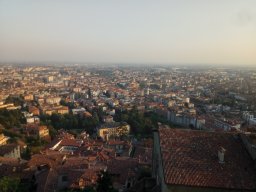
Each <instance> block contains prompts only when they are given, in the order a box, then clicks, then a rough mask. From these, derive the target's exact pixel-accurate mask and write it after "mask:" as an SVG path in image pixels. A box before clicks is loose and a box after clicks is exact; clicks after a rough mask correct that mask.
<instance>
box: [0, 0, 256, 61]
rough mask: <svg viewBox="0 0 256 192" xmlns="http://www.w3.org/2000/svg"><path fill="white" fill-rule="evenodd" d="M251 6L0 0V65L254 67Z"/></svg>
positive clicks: (255, 31)
mask: <svg viewBox="0 0 256 192" xmlns="http://www.w3.org/2000/svg"><path fill="white" fill-rule="evenodd" d="M253 7H256V2H255V1H253V0H245V1H242V0H235V1H231V0H226V1H212V2H205V1H202V0H196V1H193V2H191V1H185V0H182V1H158V2H154V1H139V2H138V1H127V2H120V1H114V0H112V1H107V2H92V1H76V2H75V3H74V2H71V1H65V0H64V1H54V2H52V1H37V2H33V1H30V0H27V1H23V2H20V1H5V0H2V1H0V26H1V31H0V62H1V63H4V62H20V63H23V62H24V63H26V62H27V63H31V62H56V63H61V62H67V63H72V62H78V63H79V62H80V63H120V64H121V63H132V64H133V63H143V64H176V65H179V64H181V65H184V64H188V65H189V64H190V65H192V64H200V65H204V64H206V65H214V64H217V65H222V64H223V65H226V66H229V65H232V66H234V65H243V66H255V64H256V55H255V53H254V52H255V50H256V11H255V10H254V9H253Z"/></svg>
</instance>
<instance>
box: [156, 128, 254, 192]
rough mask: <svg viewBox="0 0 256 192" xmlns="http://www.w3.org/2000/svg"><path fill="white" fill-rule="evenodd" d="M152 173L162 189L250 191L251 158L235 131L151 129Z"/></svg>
mask: <svg viewBox="0 0 256 192" xmlns="http://www.w3.org/2000/svg"><path fill="white" fill-rule="evenodd" d="M152 175H153V177H154V178H155V179H156V181H157V184H158V185H159V186H161V191H162V192H169V191H172V192H176V191H186V192H187V191H188V192H189V191H196V192H201V191H224V192H225V191H254V190H255V189H256V182H255V181H256V171H255V162H254V161H253V159H252V157H251V156H250V155H249V154H248V153H247V151H246V149H245V147H244V144H243V142H242V141H241V139H240V137H239V136H238V135H234V134H230V133H223V132H206V131H195V130H185V129H171V128H169V127H164V126H161V127H160V128H159V129H158V130H155V131H154V149H153V172H152Z"/></svg>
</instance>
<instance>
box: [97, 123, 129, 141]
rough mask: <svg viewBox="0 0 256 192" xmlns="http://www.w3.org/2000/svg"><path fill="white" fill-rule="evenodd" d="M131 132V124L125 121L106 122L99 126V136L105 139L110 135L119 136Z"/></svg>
mask: <svg viewBox="0 0 256 192" xmlns="http://www.w3.org/2000/svg"><path fill="white" fill-rule="evenodd" d="M129 133H130V125H128V124H127V123H125V122H123V123H120V122H113V123H105V124H103V125H101V126H100V127H99V128H98V136H99V137H101V138H102V139H104V140H108V139H109V137H119V136H122V135H128V134H129Z"/></svg>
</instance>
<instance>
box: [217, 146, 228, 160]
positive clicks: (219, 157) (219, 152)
mask: <svg viewBox="0 0 256 192" xmlns="http://www.w3.org/2000/svg"><path fill="white" fill-rule="evenodd" d="M225 152H226V149H224V148H223V147H220V149H219V150H218V159H219V163H225V161H224V156H225Z"/></svg>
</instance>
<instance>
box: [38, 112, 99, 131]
mask: <svg viewBox="0 0 256 192" xmlns="http://www.w3.org/2000/svg"><path fill="white" fill-rule="evenodd" d="M40 119H41V123H42V124H45V125H47V126H52V127H53V128H54V129H55V130H59V129H66V130H72V129H81V130H86V131H87V132H88V133H89V134H92V133H93V132H94V128H95V127H96V126H98V125H99V117H98V114H97V113H93V115H92V117H84V116H80V115H73V114H65V115H61V114H55V113H54V114H52V115H51V116H50V115H41V116H40Z"/></svg>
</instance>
